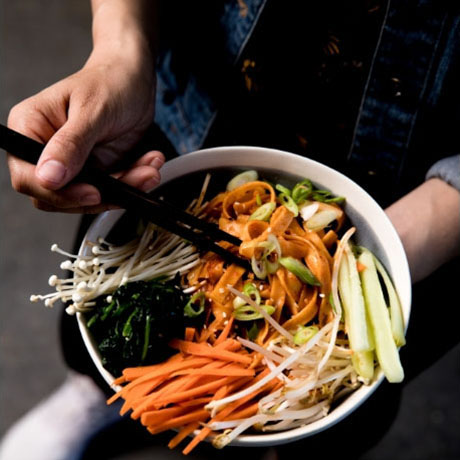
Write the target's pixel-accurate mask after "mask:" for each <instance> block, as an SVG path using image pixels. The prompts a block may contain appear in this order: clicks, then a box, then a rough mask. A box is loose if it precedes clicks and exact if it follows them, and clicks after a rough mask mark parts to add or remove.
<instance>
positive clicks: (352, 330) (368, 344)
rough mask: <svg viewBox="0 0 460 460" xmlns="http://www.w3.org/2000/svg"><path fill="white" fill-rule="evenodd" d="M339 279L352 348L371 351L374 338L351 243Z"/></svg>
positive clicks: (347, 247)
mask: <svg viewBox="0 0 460 460" xmlns="http://www.w3.org/2000/svg"><path fill="white" fill-rule="evenodd" d="M338 281H339V282H338V287H339V294H340V298H341V300H342V305H343V309H344V316H345V326H346V330H347V334H348V338H349V340H350V348H351V349H352V350H353V351H355V352H360V351H370V350H372V348H373V340H372V337H371V333H370V331H369V328H368V324H367V320H366V309H365V306H364V297H363V293H362V289H361V281H360V278H359V274H358V270H357V268H356V259H355V256H354V255H353V252H352V251H351V249H350V246H349V245H347V246H346V247H345V251H344V255H343V258H342V261H341V263H340V267H339V278H338Z"/></svg>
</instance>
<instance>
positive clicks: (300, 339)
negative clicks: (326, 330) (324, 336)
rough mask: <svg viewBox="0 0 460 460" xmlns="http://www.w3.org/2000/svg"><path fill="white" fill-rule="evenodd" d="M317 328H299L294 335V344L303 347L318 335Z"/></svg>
mask: <svg viewBox="0 0 460 460" xmlns="http://www.w3.org/2000/svg"><path fill="white" fill-rule="evenodd" d="M318 331H319V329H318V326H300V327H299V329H298V330H297V332H296V333H295V334H294V343H295V344H296V345H303V344H304V343H307V342H308V341H309V340H310V339H311V338H312V337H314V336H315V335H316V334H317V333H318Z"/></svg>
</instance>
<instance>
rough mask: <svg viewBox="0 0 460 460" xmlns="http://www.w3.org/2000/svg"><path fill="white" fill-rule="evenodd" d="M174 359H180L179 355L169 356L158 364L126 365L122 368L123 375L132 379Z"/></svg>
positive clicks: (128, 379) (127, 378)
mask: <svg viewBox="0 0 460 460" xmlns="http://www.w3.org/2000/svg"><path fill="white" fill-rule="evenodd" d="M175 361H181V356H180V355H173V356H171V357H170V358H169V359H168V360H167V361H166V362H163V363H159V364H152V365H151V366H138V367H127V368H126V369H123V377H124V378H125V379H126V380H127V381H129V382H130V381H132V380H134V379H137V378H139V377H142V376H143V375H146V374H148V373H149V372H151V371H153V370H154V369H160V368H161V367H162V366H164V365H165V364H166V363H173V362H175Z"/></svg>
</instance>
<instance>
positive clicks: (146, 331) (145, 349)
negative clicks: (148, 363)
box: [141, 315, 150, 361]
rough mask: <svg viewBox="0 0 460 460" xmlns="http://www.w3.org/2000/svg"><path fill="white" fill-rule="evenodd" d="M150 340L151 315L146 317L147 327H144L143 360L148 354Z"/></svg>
mask: <svg viewBox="0 0 460 460" xmlns="http://www.w3.org/2000/svg"><path fill="white" fill-rule="evenodd" d="M149 342H150V315H147V316H146V317H145V329H144V346H143V347H142V356H141V361H144V359H145V358H146V356H147V352H148V350H149Z"/></svg>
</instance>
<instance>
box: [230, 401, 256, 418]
mask: <svg viewBox="0 0 460 460" xmlns="http://www.w3.org/2000/svg"><path fill="white" fill-rule="evenodd" d="M258 410H259V403H258V401H256V402H254V403H250V404H249V405H248V406H246V407H244V408H242V409H240V410H237V411H235V412H233V413H232V414H231V415H229V416H228V417H226V418H225V420H239V419H241V418H248V417H252V416H253V415H255V414H257V411H258Z"/></svg>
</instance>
